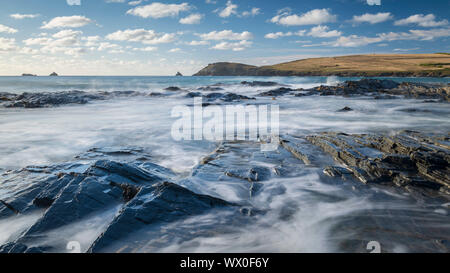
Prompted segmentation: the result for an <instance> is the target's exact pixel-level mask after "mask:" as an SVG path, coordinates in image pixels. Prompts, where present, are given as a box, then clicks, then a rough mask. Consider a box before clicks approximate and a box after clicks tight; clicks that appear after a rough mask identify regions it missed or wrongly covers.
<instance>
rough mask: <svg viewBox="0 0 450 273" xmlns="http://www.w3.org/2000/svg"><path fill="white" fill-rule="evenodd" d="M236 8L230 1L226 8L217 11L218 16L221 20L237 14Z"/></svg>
mask: <svg viewBox="0 0 450 273" xmlns="http://www.w3.org/2000/svg"><path fill="white" fill-rule="evenodd" d="M237 8H238V6H237V5H236V4H233V3H232V2H231V1H230V0H229V1H228V2H227V4H226V7H225V8H223V9H222V10H220V11H219V10H217V12H219V16H220V17H222V18H227V17H230V16H231V15H233V14H237Z"/></svg>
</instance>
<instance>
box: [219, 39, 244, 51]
mask: <svg viewBox="0 0 450 273" xmlns="http://www.w3.org/2000/svg"><path fill="white" fill-rule="evenodd" d="M251 45H252V42H250V41H246V40H244V41H240V42H236V43H232V42H222V43H219V44H217V45H215V46H213V47H212V49H216V50H232V51H242V50H245V49H246V48H248V47H250V46H251Z"/></svg>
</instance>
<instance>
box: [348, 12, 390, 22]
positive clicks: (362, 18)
mask: <svg viewBox="0 0 450 273" xmlns="http://www.w3.org/2000/svg"><path fill="white" fill-rule="evenodd" d="M392 18H393V16H392V14H391V13H390V12H379V13H376V14H370V13H365V14H363V15H359V16H356V15H355V16H353V20H352V21H353V22H354V23H370V24H378V23H382V22H385V21H387V20H391V19H392Z"/></svg>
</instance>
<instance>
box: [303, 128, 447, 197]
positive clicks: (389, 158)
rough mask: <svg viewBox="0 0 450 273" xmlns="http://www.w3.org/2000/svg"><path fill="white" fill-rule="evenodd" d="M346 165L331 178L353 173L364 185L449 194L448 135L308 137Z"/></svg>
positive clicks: (334, 170)
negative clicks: (382, 185)
mask: <svg viewBox="0 0 450 273" xmlns="http://www.w3.org/2000/svg"><path fill="white" fill-rule="evenodd" d="M307 139H308V141H310V142H311V143H313V144H314V145H317V146H319V147H321V148H322V149H323V150H324V151H325V152H327V153H328V154H330V155H332V156H333V158H335V159H336V161H337V162H339V163H341V164H343V165H344V166H345V168H346V170H347V171H342V169H340V168H338V167H329V168H327V169H325V172H326V173H327V174H328V175H330V176H337V175H343V176H344V175H348V172H350V173H352V174H353V175H354V176H355V177H356V178H358V179H359V180H360V181H361V182H363V183H385V184H392V185H397V186H399V187H406V188H408V187H419V188H425V189H431V190H436V191H441V192H443V193H447V194H449V193H450V150H449V148H450V145H449V143H450V142H449V140H450V136H449V135H433V134H428V135H424V134H420V133H418V132H414V131H404V132H400V133H398V134H395V135H392V136H389V135H376V134H375V135H348V134H344V133H323V134H321V135H314V136H309V137H307Z"/></svg>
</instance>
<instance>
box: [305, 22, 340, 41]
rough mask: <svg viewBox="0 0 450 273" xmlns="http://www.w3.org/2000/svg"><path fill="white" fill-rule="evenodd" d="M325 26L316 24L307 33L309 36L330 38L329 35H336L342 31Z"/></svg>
mask: <svg viewBox="0 0 450 273" xmlns="http://www.w3.org/2000/svg"><path fill="white" fill-rule="evenodd" d="M328 29H329V28H328V27H327V26H320V25H319V26H316V27H313V28H312V29H311V31H310V32H309V33H308V35H309V36H312V37H319V38H330V37H338V36H341V35H342V32H340V31H337V30H330V31H329V30H328Z"/></svg>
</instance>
